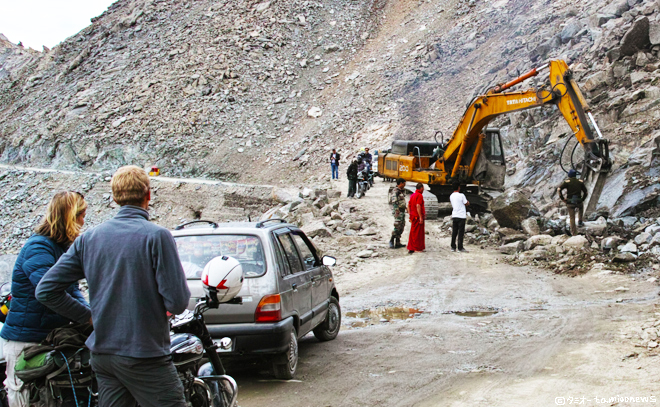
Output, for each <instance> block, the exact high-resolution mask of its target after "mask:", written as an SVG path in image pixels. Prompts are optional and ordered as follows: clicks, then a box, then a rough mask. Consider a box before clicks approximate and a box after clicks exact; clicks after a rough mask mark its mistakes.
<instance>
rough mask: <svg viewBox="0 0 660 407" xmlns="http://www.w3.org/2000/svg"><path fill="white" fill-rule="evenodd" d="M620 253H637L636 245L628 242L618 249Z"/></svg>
mask: <svg viewBox="0 0 660 407" xmlns="http://www.w3.org/2000/svg"><path fill="white" fill-rule="evenodd" d="M620 251H621V253H637V245H636V244H635V243H633V242H628V243H626V244H625V245H623V247H621V249H620Z"/></svg>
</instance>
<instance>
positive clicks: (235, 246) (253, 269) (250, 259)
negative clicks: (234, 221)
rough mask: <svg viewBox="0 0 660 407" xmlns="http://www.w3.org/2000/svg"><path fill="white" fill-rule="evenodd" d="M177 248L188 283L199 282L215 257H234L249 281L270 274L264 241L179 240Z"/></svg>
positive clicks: (238, 238) (209, 237) (244, 238)
mask: <svg viewBox="0 0 660 407" xmlns="http://www.w3.org/2000/svg"><path fill="white" fill-rule="evenodd" d="M174 239H175V240H176V247H177V249H178V250H179V258H180V259H181V265H182V266H183V271H184V272H185V273H186V278H187V279H188V280H199V279H200V278H201V276H202V270H204V266H206V263H208V262H209V261H211V259H213V258H214V257H218V256H229V257H233V258H235V259H236V260H238V261H239V262H241V266H243V275H244V276H245V277H248V278H249V277H258V276H261V275H263V274H264V273H265V272H266V262H265V260H264V250H263V246H262V245H261V240H260V239H259V238H258V237H256V236H249V235H204V236H178V237H175V238H174Z"/></svg>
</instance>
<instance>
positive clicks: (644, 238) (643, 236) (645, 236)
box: [635, 232, 653, 246]
mask: <svg viewBox="0 0 660 407" xmlns="http://www.w3.org/2000/svg"><path fill="white" fill-rule="evenodd" d="M651 240H653V235H652V234H650V233H647V232H642V233H640V234H638V235H637V236H635V244H636V245H638V246H641V245H643V244H645V243H651Z"/></svg>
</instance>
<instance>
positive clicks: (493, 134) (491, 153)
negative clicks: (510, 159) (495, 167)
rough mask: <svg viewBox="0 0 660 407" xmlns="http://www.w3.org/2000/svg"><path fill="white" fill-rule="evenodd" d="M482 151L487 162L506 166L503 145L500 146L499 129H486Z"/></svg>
mask: <svg viewBox="0 0 660 407" xmlns="http://www.w3.org/2000/svg"><path fill="white" fill-rule="evenodd" d="M483 149H484V153H485V154H486V158H487V159H488V161H490V162H492V163H498V164H501V165H504V164H506V162H505V160H504V145H503V144H502V136H501V135H500V129H496V128H491V129H486V137H485V138H484V147H483Z"/></svg>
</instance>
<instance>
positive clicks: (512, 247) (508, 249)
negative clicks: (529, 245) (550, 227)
mask: <svg viewBox="0 0 660 407" xmlns="http://www.w3.org/2000/svg"><path fill="white" fill-rule="evenodd" d="M524 248H525V243H524V242H522V241H518V242H513V243H508V244H505V245H502V246H500V253H503V254H516V253H518V252H521V251H523V250H524Z"/></svg>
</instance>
